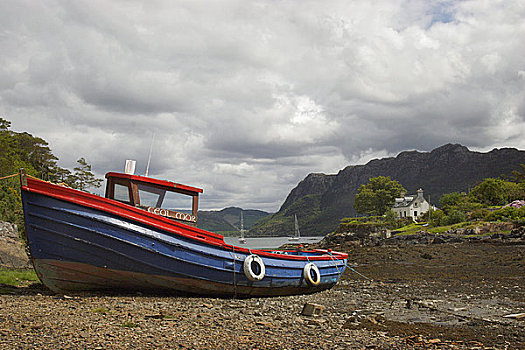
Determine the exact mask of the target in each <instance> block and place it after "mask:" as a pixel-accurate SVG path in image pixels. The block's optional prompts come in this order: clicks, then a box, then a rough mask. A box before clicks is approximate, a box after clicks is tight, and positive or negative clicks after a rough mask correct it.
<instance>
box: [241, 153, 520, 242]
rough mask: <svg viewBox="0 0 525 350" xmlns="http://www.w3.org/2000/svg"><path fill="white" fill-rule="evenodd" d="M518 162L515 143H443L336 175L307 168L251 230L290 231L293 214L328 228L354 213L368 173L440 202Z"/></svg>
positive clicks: (308, 226)
mask: <svg viewBox="0 0 525 350" xmlns="http://www.w3.org/2000/svg"><path fill="white" fill-rule="evenodd" d="M520 164H525V151H520V150H517V149H515V148H502V149H494V150H492V151H490V152H486V153H482V152H473V151H470V150H469V149H468V148H467V147H465V146H462V145H458V144H447V145H444V146H441V147H439V148H436V149H434V150H433V151H431V152H418V151H406V152H401V153H400V154H398V155H397V157H391V158H383V159H374V160H371V161H370V162H368V163H367V164H365V165H354V166H348V167H346V168H344V169H343V170H341V171H340V172H339V173H338V174H337V175H325V174H318V173H316V174H310V175H308V176H307V177H306V178H305V179H304V180H302V181H301V182H300V183H299V184H298V185H297V186H296V187H295V188H294V189H293V190H292V191H291V192H290V194H289V195H288V197H287V198H286V200H285V201H284V203H283V205H282V206H281V208H280V209H279V211H278V212H277V213H275V214H273V215H270V216H268V217H266V218H264V219H263V220H261V221H260V222H258V223H257V225H255V226H254V227H253V228H252V229H251V231H252V232H251V234H253V235H286V234H290V233H291V232H293V216H294V214H297V217H298V220H299V225H300V229H301V234H303V235H324V234H326V233H328V232H332V231H334V230H335V229H336V228H337V226H338V224H339V221H340V220H341V219H342V218H344V217H349V216H355V215H356V214H357V213H356V212H355V210H354V207H353V204H354V198H355V195H356V193H357V189H358V188H359V186H360V185H362V184H365V183H367V182H368V179H369V178H371V177H376V176H390V177H391V178H392V179H394V180H397V181H399V182H400V183H401V185H403V187H404V188H405V189H407V191H408V193H415V192H416V191H417V189H418V188H422V189H423V190H424V195H425V197H426V198H427V199H428V198H429V197H430V201H431V203H432V204H435V205H439V202H438V200H439V198H440V197H441V196H442V195H443V194H445V193H450V192H455V191H458V192H468V191H469V189H470V188H472V187H473V186H474V185H476V184H477V183H478V182H480V181H482V180H483V179H485V178H487V177H499V176H500V175H504V176H507V177H510V176H511V173H512V171H513V170H517V169H518V168H519V165H520Z"/></svg>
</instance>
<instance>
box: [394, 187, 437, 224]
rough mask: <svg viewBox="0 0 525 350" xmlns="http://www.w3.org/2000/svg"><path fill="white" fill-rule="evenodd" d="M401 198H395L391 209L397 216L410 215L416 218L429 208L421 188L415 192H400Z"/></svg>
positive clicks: (404, 216)
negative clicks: (409, 193) (410, 193)
mask: <svg viewBox="0 0 525 350" xmlns="http://www.w3.org/2000/svg"><path fill="white" fill-rule="evenodd" d="M401 196H402V197H401V198H396V199H395V202H394V206H393V207H392V210H393V211H394V213H396V215H397V217H400V218H406V217H411V218H413V219H417V218H418V217H419V216H421V215H422V214H424V213H426V212H427V211H428V210H429V209H430V204H429V203H428V202H427V200H426V199H425V198H424V197H423V190H422V189H421V188H420V189H419V190H417V194H414V195H408V196H405V194H404V193H401Z"/></svg>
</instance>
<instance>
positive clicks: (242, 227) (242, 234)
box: [241, 209, 244, 239]
mask: <svg viewBox="0 0 525 350" xmlns="http://www.w3.org/2000/svg"><path fill="white" fill-rule="evenodd" d="M241 238H242V239H244V216H243V215H242V209H241Z"/></svg>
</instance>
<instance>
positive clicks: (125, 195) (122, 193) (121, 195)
mask: <svg viewBox="0 0 525 350" xmlns="http://www.w3.org/2000/svg"><path fill="white" fill-rule="evenodd" d="M113 196H114V197H113V198H114V199H116V200H117V201H119V202H124V203H128V204H131V200H130V198H129V187H128V186H124V185H121V184H115V188H114V195H113Z"/></svg>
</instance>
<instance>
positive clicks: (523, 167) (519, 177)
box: [512, 164, 525, 184]
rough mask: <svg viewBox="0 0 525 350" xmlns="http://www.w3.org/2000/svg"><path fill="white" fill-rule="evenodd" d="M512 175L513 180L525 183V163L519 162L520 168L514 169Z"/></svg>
mask: <svg viewBox="0 0 525 350" xmlns="http://www.w3.org/2000/svg"><path fill="white" fill-rule="evenodd" d="M512 177H513V178H514V181H515V182H517V183H522V184H525V164H520V169H519V170H514V171H513V172H512Z"/></svg>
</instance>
